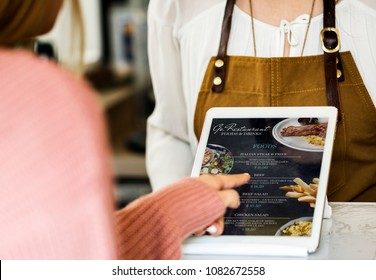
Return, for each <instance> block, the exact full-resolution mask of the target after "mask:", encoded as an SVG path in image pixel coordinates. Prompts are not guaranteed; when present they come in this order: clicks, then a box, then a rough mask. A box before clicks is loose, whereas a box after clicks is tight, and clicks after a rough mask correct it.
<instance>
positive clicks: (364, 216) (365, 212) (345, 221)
mask: <svg viewBox="0 0 376 280" xmlns="http://www.w3.org/2000/svg"><path fill="white" fill-rule="evenodd" d="M329 204H330V206H331V207H332V211H333V214H332V218H331V219H324V222H323V227H322V232H321V240H320V245H319V248H318V249H317V251H316V252H315V253H313V254H310V255H309V256H308V257H306V258H303V259H316V260H326V259H334V260H340V259H348V260H350V259H351V260H356V259H359V260H376V203H354V202H350V203H342V202H341V203H340V202H332V203H329ZM184 259H259V260H260V259H293V258H291V257H288V258H281V257H278V258H277V257H260V256H217V255H210V256H208V255H185V256H184ZM299 259H302V258H299Z"/></svg>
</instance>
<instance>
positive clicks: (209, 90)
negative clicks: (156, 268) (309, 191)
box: [146, 0, 376, 201]
mask: <svg viewBox="0 0 376 280" xmlns="http://www.w3.org/2000/svg"><path fill="white" fill-rule="evenodd" d="M324 7H327V9H324ZM324 10H326V11H327V12H326V13H324ZM375 25H376V1H373V0H339V1H336V0H283V1H280V0H278V1H277V0H206V1H201V0H151V1H150V4H149V10H148V27H149V28H148V31H149V41H148V43H149V64H150V71H151V77H152V82H153V89H154V95H155V100H156V106H155V109H154V112H153V113H152V115H151V116H150V117H149V119H148V125H147V145H146V163H147V170H148V174H149V178H150V181H151V184H152V188H153V189H154V190H157V189H160V188H162V187H163V186H165V185H166V184H168V183H170V182H172V181H175V180H178V179H179V178H182V177H184V176H187V175H188V174H190V172H191V168H192V164H193V160H194V155H195V151H196V148H197V144H198V139H199V137H200V134H201V129H202V125H203V122H204V117H205V114H206V112H207V110H208V109H209V108H212V107H239V106H241V107H253V106H254V107H258V106H263V107H264V106H266V107H267V106H327V105H331V106H336V107H337V108H338V110H339V118H338V123H337V131H336V139H335V143H334V151H333V157H332V164H331V171H330V179H329V184H328V198H329V200H330V201H376V175H375V174H376V129H375V127H376V108H375V104H376V83H375V82H374V80H375V76H376V29H375V28H374V26H375ZM324 27H325V28H326V29H325V30H326V31H325V32H324V33H323V34H324V35H325V36H324V37H323V39H322V40H321V39H320V38H321V37H320V34H321V32H322V30H323V28H324ZM334 27H336V29H330V28H334ZM323 46H324V48H323ZM337 47H338V48H337ZM324 49H326V50H325V51H324ZM324 64H325V67H324Z"/></svg>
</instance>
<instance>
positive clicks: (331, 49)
mask: <svg viewBox="0 0 376 280" xmlns="http://www.w3.org/2000/svg"><path fill="white" fill-rule="evenodd" d="M335 5H336V3H335V0H324V28H323V29H322V30H321V44H322V49H323V50H324V67H325V84H326V97H327V100H328V105H330V106H335V107H337V109H338V120H337V121H338V122H339V121H341V119H342V113H341V105H340V101H339V93H338V91H339V90H338V80H337V63H336V61H338V62H339V48H340V39H339V32H338V30H337V29H336V28H335V27H336V17H335ZM342 78H343V77H342Z"/></svg>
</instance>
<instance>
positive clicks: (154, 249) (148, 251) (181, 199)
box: [115, 178, 225, 259]
mask: <svg viewBox="0 0 376 280" xmlns="http://www.w3.org/2000/svg"><path fill="white" fill-rule="evenodd" d="M224 211H225V207H224V204H223V202H222V201H221V200H220V198H219V196H218V194H217V193H216V191H215V190H213V189H211V188H209V187H208V186H207V185H206V184H204V183H202V182H200V181H198V180H197V179H193V178H190V179H185V180H182V181H180V182H178V183H175V184H173V185H171V186H169V187H167V188H164V189H162V190H160V191H158V192H155V193H152V194H149V195H146V196H144V197H142V198H140V199H138V200H136V201H134V202H133V203H131V204H129V205H128V206H127V207H125V208H123V209H122V210H120V211H118V212H116V214H115V222H116V233H117V241H118V254H119V256H118V257H119V258H120V259H179V258H181V243H182V241H183V239H184V238H186V237H188V236H189V235H190V234H192V233H193V232H194V231H195V230H198V229H201V228H204V227H205V226H209V225H210V224H211V223H212V222H213V221H214V220H215V219H217V218H218V217H220V216H221V215H222V214H223V213H224Z"/></svg>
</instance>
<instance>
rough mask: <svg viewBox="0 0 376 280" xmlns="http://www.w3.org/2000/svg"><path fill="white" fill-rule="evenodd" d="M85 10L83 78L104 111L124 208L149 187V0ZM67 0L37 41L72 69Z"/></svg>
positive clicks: (88, 4) (100, 3)
mask: <svg viewBox="0 0 376 280" xmlns="http://www.w3.org/2000/svg"><path fill="white" fill-rule="evenodd" d="M80 2H81V8H82V13H83V21H84V22H83V25H84V41H85V47H84V50H83V58H84V73H83V75H84V77H85V78H86V79H87V80H88V81H89V83H91V84H92V86H93V87H94V88H95V89H96V91H97V94H98V98H99V100H100V102H101V104H102V106H103V110H104V111H105V116H106V122H107V127H108V131H109V140H110V144H111V152H112V155H111V156H112V166H113V171H114V174H115V178H114V181H115V184H116V199H117V202H118V207H122V206H124V205H126V204H127V203H129V202H130V201H132V200H134V199H135V198H137V197H139V196H140V195H143V194H145V193H148V192H150V191H151V189H150V184H149V180H148V178H147V175H146V168H145V137H146V119H147V117H148V116H149V115H150V114H151V112H152V110H153V107H154V100H153V91H152V85H151V80H150V75H149V71H148V69H149V66H148V61H147V21H146V13H147V6H148V2H149V0H80ZM70 5H71V3H70V2H69V1H65V3H64V7H63V10H62V12H61V13H60V15H59V18H58V20H57V23H56V25H55V27H54V29H53V30H52V31H51V32H50V33H48V34H47V35H44V36H42V37H40V38H39V39H38V42H39V50H38V52H41V53H43V52H44V53H46V54H47V55H55V56H56V57H57V60H58V61H59V63H60V64H62V65H64V66H66V67H68V68H71V69H72V70H75V69H74V65H77V64H75V63H76V60H77V59H79V53H74V52H72V48H71V47H72V44H74V42H73V40H75V39H74V38H75V37H74V36H71V35H72V34H70V33H72V32H73V31H72V28H71V26H70V25H69V23H70V22H71V21H70V18H69V17H70V16H71V15H70V8H71V7H70Z"/></svg>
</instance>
